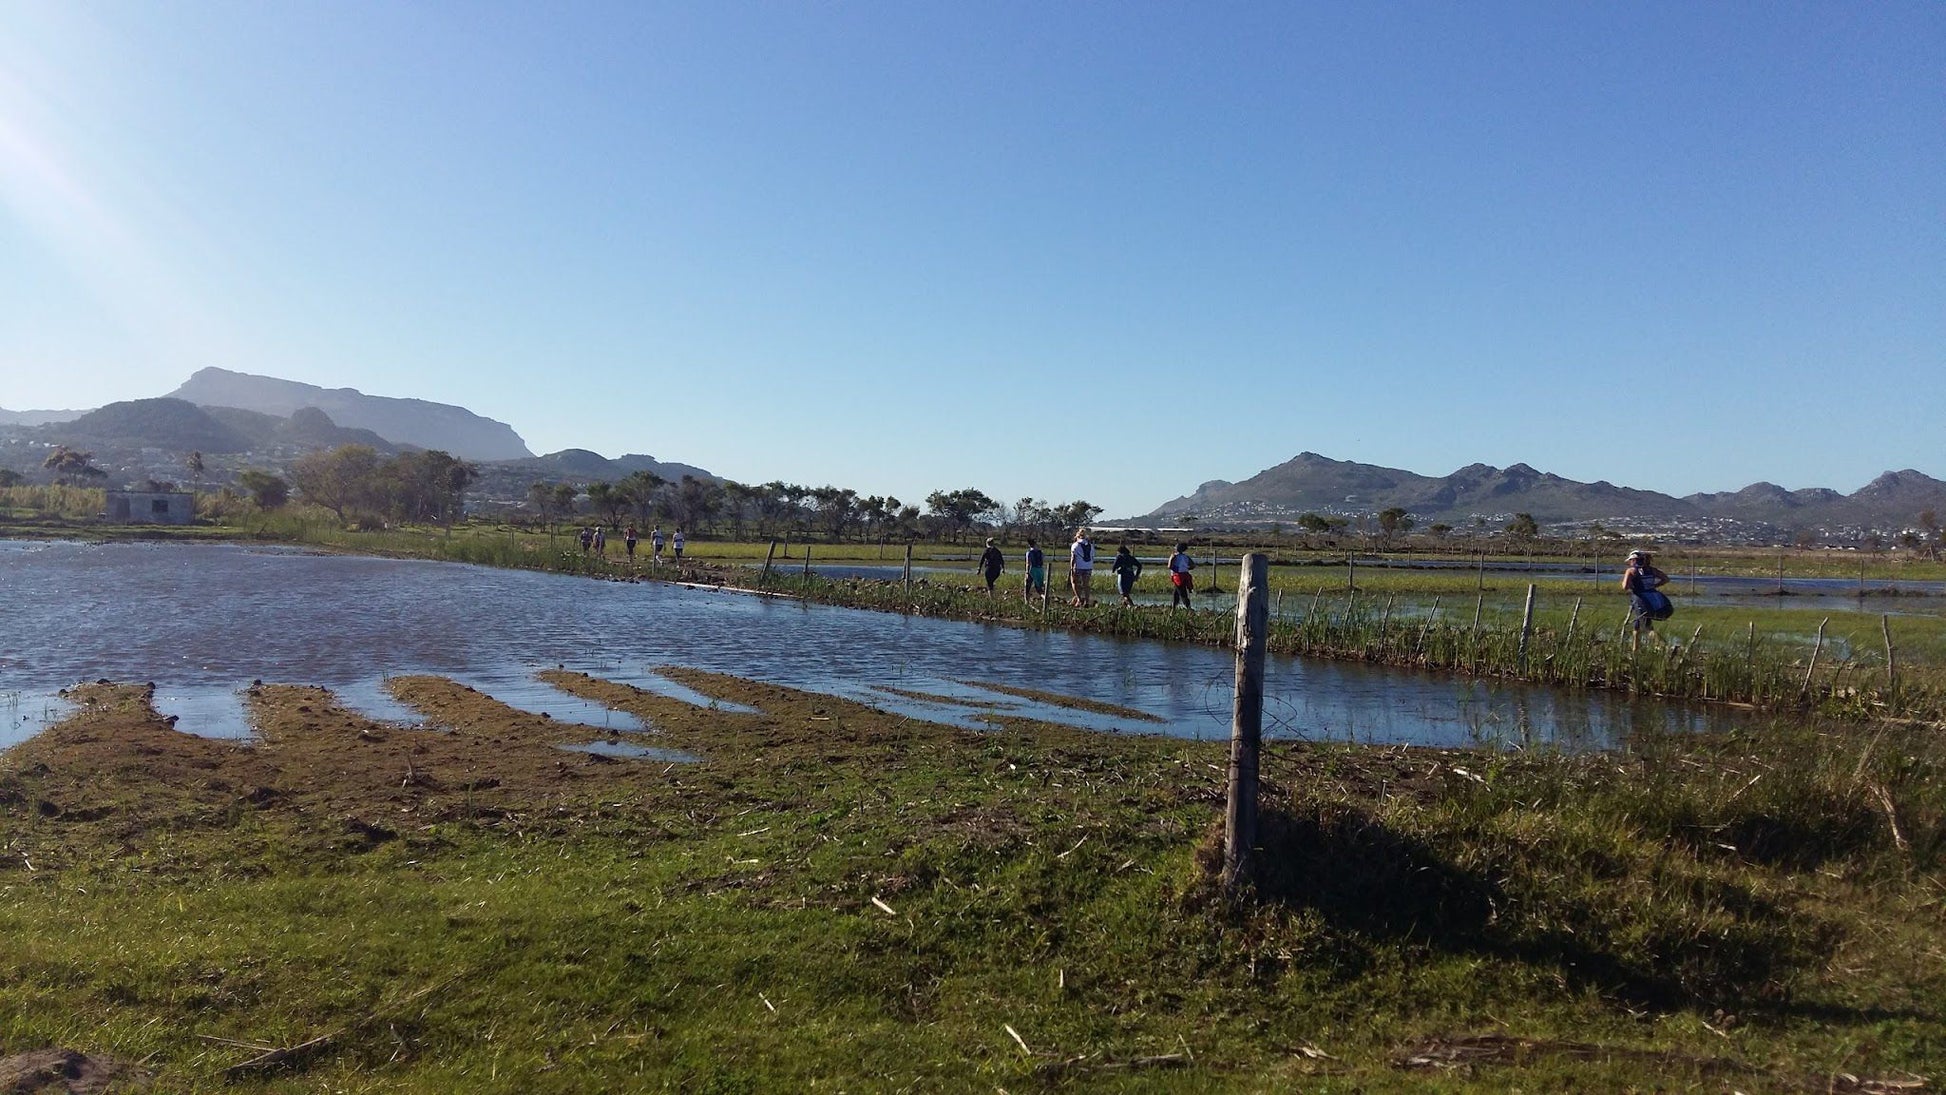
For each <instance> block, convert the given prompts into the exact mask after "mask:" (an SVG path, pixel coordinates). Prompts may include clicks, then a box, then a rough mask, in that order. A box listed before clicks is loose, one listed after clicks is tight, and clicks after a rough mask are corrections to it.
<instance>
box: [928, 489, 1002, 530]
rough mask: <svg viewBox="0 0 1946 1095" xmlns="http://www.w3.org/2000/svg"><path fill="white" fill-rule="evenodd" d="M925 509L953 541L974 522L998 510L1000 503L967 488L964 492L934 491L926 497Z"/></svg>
mask: <svg viewBox="0 0 1946 1095" xmlns="http://www.w3.org/2000/svg"><path fill="white" fill-rule="evenodd" d="M926 508H927V509H929V510H931V511H932V514H931V515H932V516H933V517H934V518H936V519H938V521H939V524H940V526H941V528H942V529H943V530H944V531H945V532H946V533H947V534H948V535H950V536H951V537H952V538H953V539H954V540H955V541H957V540H958V539H959V537H960V534H961V533H963V532H964V531H966V529H967V528H968V527H970V526H971V525H972V524H973V523H974V522H976V521H978V520H980V519H981V518H982V517H984V516H987V515H989V514H991V513H993V512H994V511H995V510H997V509H999V508H1000V503H998V502H996V501H994V500H993V499H991V498H989V497H987V496H986V495H985V494H984V493H982V492H980V491H977V490H974V489H973V488H971V487H968V488H966V489H964V490H956V491H943V490H936V491H933V492H932V493H931V494H928V495H926Z"/></svg>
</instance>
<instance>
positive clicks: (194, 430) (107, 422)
mask: <svg viewBox="0 0 1946 1095" xmlns="http://www.w3.org/2000/svg"><path fill="white" fill-rule="evenodd" d="M40 430H41V432H42V433H43V434H45V435H46V436H47V437H48V438H49V439H50V440H52V441H54V442H56V443H59V444H64V445H68V446H69V447H71V448H91V449H117V448H156V449H172V450H177V451H180V452H190V451H192V450H194V451H201V452H206V453H227V452H244V451H247V450H248V449H249V448H250V447H251V446H250V438H249V437H248V436H246V435H245V434H244V433H243V432H242V431H240V430H237V429H236V428H234V427H233V426H231V425H229V424H227V423H224V422H222V421H219V420H218V419H217V418H216V417H215V416H214V415H212V414H210V413H209V412H208V411H205V410H204V409H203V408H201V407H198V406H197V405H196V404H194V403H190V402H187V401H185V400H181V399H131V400H127V401H125V402H122V403H110V404H108V405H107V406H106V407H101V408H99V409H97V410H92V411H89V412H88V413H87V414H84V415H82V416H81V417H80V418H77V419H75V420H74V421H72V422H59V423H55V424H53V425H50V426H42V427H40Z"/></svg>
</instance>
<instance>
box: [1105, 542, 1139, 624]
mask: <svg viewBox="0 0 1946 1095" xmlns="http://www.w3.org/2000/svg"><path fill="white" fill-rule="evenodd" d="M1108 569H1110V570H1112V571H1114V572H1115V589H1116V591H1117V592H1119V593H1120V594H1121V595H1122V603H1123V604H1124V605H1127V606H1128V607H1130V608H1134V607H1135V598H1134V597H1132V596H1130V594H1132V593H1134V592H1135V579H1137V578H1140V577H1141V576H1142V560H1140V559H1137V558H1136V557H1135V553H1134V552H1132V551H1130V550H1128V545H1127V544H1122V545H1120V546H1118V547H1117V548H1116V549H1115V561H1114V562H1113V563H1110V564H1109V565H1108Z"/></svg>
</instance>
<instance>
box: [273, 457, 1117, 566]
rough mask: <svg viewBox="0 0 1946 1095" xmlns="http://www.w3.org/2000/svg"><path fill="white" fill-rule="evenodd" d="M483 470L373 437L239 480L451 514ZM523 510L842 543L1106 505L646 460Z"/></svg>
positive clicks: (1060, 519) (1085, 511)
mask: <svg viewBox="0 0 1946 1095" xmlns="http://www.w3.org/2000/svg"><path fill="white" fill-rule="evenodd" d="M478 478H479V472H478V470H477V469H476V468H474V467H473V466H472V465H470V464H468V463H466V462H465V461H463V460H458V459H455V458H454V457H452V456H451V455H449V454H447V453H444V452H439V451H436V450H435V451H431V452H411V453H402V454H400V455H398V456H392V457H382V456H380V455H379V454H378V453H377V452H376V451H375V450H373V449H372V448H370V447H368V446H365V445H342V446H340V447H338V448H335V449H331V450H329V451H321V452H314V453H310V454H307V455H305V456H303V457H301V458H300V459H299V460H298V461H297V463H296V464H295V465H294V466H293V467H292V469H291V474H290V479H289V481H288V482H286V481H285V480H284V479H283V478H282V477H281V476H277V475H274V474H272V473H270V472H266V471H260V470H257V469H251V470H248V471H245V472H243V473H242V474H241V475H240V476H238V479H237V482H238V485H239V486H240V487H241V488H242V489H243V491H244V492H246V493H247V494H249V496H250V497H251V499H252V500H253V501H254V502H255V503H256V505H257V506H258V508H260V509H265V510H270V509H276V508H278V507H280V506H282V505H284V504H286V503H287V502H288V501H289V499H290V496H291V492H292V491H293V490H295V492H296V494H297V497H298V498H299V499H300V500H302V501H304V502H306V503H309V504H311V505H316V506H321V507H323V508H324V509H328V510H330V511H331V512H332V513H334V514H336V515H337V517H338V518H339V519H340V520H342V521H347V522H358V521H405V522H435V523H442V524H443V523H449V522H452V521H455V520H458V519H459V518H460V517H462V516H463V515H464V514H465V512H466V490H467V488H468V487H469V486H470V485H472V483H473V482H474V481H475V480H477V479H478ZM520 508H521V509H522V510H523V511H524V513H525V515H526V516H527V517H528V518H529V519H530V520H534V521H538V522H540V523H543V524H548V523H569V522H574V521H577V520H581V519H584V518H593V519H594V520H596V521H598V522H600V523H602V524H606V525H608V526H609V527H611V528H615V529H618V530H619V529H620V528H621V526H622V524H623V523H624V522H634V523H638V524H650V523H667V524H669V525H671V526H673V527H678V528H683V529H686V530H688V531H690V532H691V533H692V534H700V535H711V534H717V535H721V534H727V535H729V536H731V537H734V538H737V539H743V538H745V537H748V536H752V535H754V536H756V537H759V538H772V537H779V536H781V537H786V538H790V539H796V540H804V539H811V538H818V539H824V540H828V541H834V542H835V541H842V540H862V541H873V540H880V541H883V540H904V539H920V538H931V539H941V540H959V539H961V538H963V537H965V536H967V535H969V534H978V535H982V536H983V535H987V534H989V532H992V531H998V532H1002V533H1005V534H1009V535H1023V536H1031V535H1046V536H1053V535H1057V534H1059V533H1061V532H1062V531H1064V530H1066V529H1070V528H1073V527H1075V526H1078V525H1085V524H1088V523H1089V522H1091V521H1093V520H1094V519H1095V518H1096V517H1099V516H1100V515H1101V507H1100V506H1097V505H1093V504H1091V503H1089V502H1086V501H1080V500H1077V501H1073V502H1061V503H1049V502H1046V501H1044V500H1041V499H1036V498H1021V499H1019V500H1018V501H1016V502H1014V503H1012V504H1011V505H1009V504H1007V503H1004V502H1001V501H999V500H997V499H995V498H993V497H992V496H990V495H988V494H986V493H985V492H984V491H980V490H976V489H972V488H964V489H960V490H936V491H933V492H932V493H931V494H928V495H927V496H926V498H925V500H924V503H923V505H921V504H913V503H908V502H904V501H901V500H900V499H898V498H896V497H893V496H890V495H877V494H872V495H863V494H860V493H859V492H857V491H855V490H853V489H851V488H849V487H836V486H821V487H807V486H802V485H799V484H796V483H786V482H783V481H782V480H773V481H771V482H769V483H761V484H751V483H739V482H736V481H734V480H729V479H721V480H719V479H703V478H698V477H696V476H693V475H685V476H683V477H682V478H680V479H676V480H669V479H665V478H664V477H662V476H660V475H657V474H655V473H654V472H652V471H647V470H643V471H636V472H632V473H630V474H629V475H627V476H625V477H623V478H622V479H620V480H617V481H614V482H609V481H605V480H595V481H592V482H546V481H536V482H535V483H533V484H532V485H530V486H529V487H528V489H527V497H526V498H525V499H524V500H523V503H522V504H521V507H520Z"/></svg>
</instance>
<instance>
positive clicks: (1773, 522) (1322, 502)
mask: <svg viewBox="0 0 1946 1095" xmlns="http://www.w3.org/2000/svg"><path fill="white" fill-rule="evenodd" d="M1393 507H1398V508H1400V509H1404V510H1405V511H1406V512H1408V513H1410V514H1411V515H1412V516H1413V518H1414V519H1415V520H1416V521H1417V522H1418V524H1419V525H1420V526H1421V527H1425V526H1427V525H1430V524H1434V523H1442V522H1443V523H1446V524H1453V525H1460V524H1463V523H1468V522H1472V521H1474V520H1475V519H1476V518H1479V519H1484V520H1486V521H1489V522H1494V523H1496V524H1497V523H1502V522H1504V521H1505V520H1506V519H1507V518H1509V517H1511V516H1512V515H1513V514H1516V513H1526V514H1530V515H1532V516H1533V518H1534V519H1535V520H1536V521H1538V522H1540V523H1542V524H1555V525H1561V524H1575V523H1581V522H1588V521H1600V522H1603V523H1605V524H1608V525H1611V526H1620V525H1628V524H1631V523H1633V524H1643V523H1647V524H1653V525H1658V526H1660V527H1666V528H1680V527H1689V528H1692V529H1702V528H1705V527H1710V526H1721V525H1722V524H1723V523H1724V522H1732V523H1737V524H1742V525H1749V526H1769V527H1771V528H1773V529H1809V528H1818V527H1822V528H1827V529H1835V528H1842V527H1860V528H1877V529H1881V530H1884V529H1899V528H1904V527H1907V526H1910V525H1912V524H1914V523H1915V522H1916V521H1917V518H1918V515H1919V514H1920V513H1923V512H1924V511H1926V510H1932V511H1934V512H1935V513H1941V514H1946V483H1942V482H1941V481H1939V480H1937V479H1934V478H1932V477H1931V476H1928V475H1925V474H1923V473H1920V472H1917V471H1913V470H1911V469H1906V470H1904V471H1896V472H1886V473H1885V474H1884V475H1881V476H1879V477H1878V478H1877V479H1874V480H1872V482H1870V483H1868V484H1866V485H1865V486H1864V487H1862V488H1860V489H1859V490H1857V491H1855V492H1854V493H1852V494H1849V495H1845V494H1840V493H1838V492H1837V491H1833V490H1827V489H1823V488H1813V489H1807V490H1795V491H1791V490H1785V489H1784V488H1783V487H1780V486H1777V485H1776V484H1774V483H1755V484H1752V485H1751V486H1748V487H1745V488H1743V489H1742V490H1740V491H1734V492H1725V493H1716V494H1692V495H1689V496H1688V497H1685V498H1676V497H1672V496H1670V495H1667V494H1660V493H1657V492H1655V491H1646V490H1636V489H1634V488H1630V487H1618V486H1616V485H1614V484H1613V483H1609V482H1607V481H1605V480H1602V481H1597V482H1594V483H1582V482H1578V481H1576V480H1573V479H1565V478H1562V477H1561V476H1558V475H1553V474H1551V473H1548V472H1542V471H1537V470H1536V469H1534V468H1531V467H1529V466H1527V465H1526V464H1515V465H1513V466H1512V467H1508V468H1496V467H1492V466H1491V465H1487V464H1469V465H1467V466H1466V467H1464V468H1461V469H1459V470H1458V471H1455V472H1453V473H1452V474H1451V475H1446V476H1440V477H1436V478H1435V477H1433V476H1426V475H1418V474H1415V473H1413V472H1409V471H1401V470H1400V469H1397V468H1385V467H1379V466H1377V465H1374V464H1360V463H1355V462H1352V461H1345V460H1333V459H1330V458H1329V457H1324V456H1320V455H1318V454H1317V453H1314V452H1304V453H1299V454H1298V455H1297V456H1295V457H1293V458H1292V459H1290V460H1288V461H1285V462H1284V463H1282V464H1279V465H1277V466H1276V467H1274V468H1268V469H1265V470H1264V471H1261V472H1258V473H1257V474H1256V475H1254V476H1251V477H1250V478H1248V479H1245V480H1243V481H1241V482H1237V483H1232V482H1228V481H1226V480H1221V479H1217V480H1211V481H1210V482H1207V483H1204V484H1203V485H1202V486H1200V487H1198V488H1196V490H1195V492H1194V493H1192V494H1188V495H1185V496H1183V497H1180V498H1175V499H1172V500H1170V501H1168V502H1164V503H1163V504H1162V505H1160V506H1158V507H1156V509H1154V510H1153V511H1151V512H1150V513H1148V514H1146V515H1144V516H1143V517H1140V518H1137V520H1138V521H1142V522H1146V523H1155V524H1162V523H1168V522H1171V521H1179V520H1181V519H1182V518H1185V517H1188V516H1194V517H1195V518H1196V521H1197V523H1199V524H1201V525H1203V526H1204V527H1212V526H1226V525H1265V524H1273V523H1278V524H1281V523H1290V522H1293V521H1295V520H1296V519H1297V518H1298V517H1300V516H1302V515H1303V514H1305V513H1316V514H1319V515H1321V516H1323V515H1341V516H1358V515H1372V514H1377V513H1379V512H1381V511H1383V510H1387V509H1391V508H1393Z"/></svg>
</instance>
